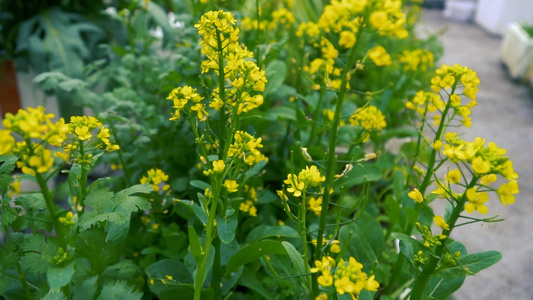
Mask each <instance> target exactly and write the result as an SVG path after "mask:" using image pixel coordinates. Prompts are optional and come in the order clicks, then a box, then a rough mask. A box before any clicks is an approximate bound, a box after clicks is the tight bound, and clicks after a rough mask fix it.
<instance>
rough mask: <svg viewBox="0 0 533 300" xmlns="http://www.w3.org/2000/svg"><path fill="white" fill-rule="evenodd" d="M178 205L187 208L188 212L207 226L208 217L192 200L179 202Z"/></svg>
mask: <svg viewBox="0 0 533 300" xmlns="http://www.w3.org/2000/svg"><path fill="white" fill-rule="evenodd" d="M176 203H177V204H178V205H179V206H180V207H183V208H186V209H187V210H188V211H190V212H192V213H193V214H194V215H195V216H196V217H197V218H198V220H200V222H202V224H203V225H204V226H205V225H207V215H206V214H205V211H204V210H203V209H202V208H201V207H200V205H198V204H197V203H196V202H194V201H190V200H179V201H177V202H176Z"/></svg>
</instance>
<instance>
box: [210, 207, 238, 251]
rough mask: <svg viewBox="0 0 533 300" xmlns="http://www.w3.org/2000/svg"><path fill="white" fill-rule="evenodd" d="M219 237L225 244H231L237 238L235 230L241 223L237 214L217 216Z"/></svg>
mask: <svg viewBox="0 0 533 300" xmlns="http://www.w3.org/2000/svg"><path fill="white" fill-rule="evenodd" d="M216 219H217V232H218V237H219V238H220V240H221V241H222V242H223V243H224V244H229V243H231V241H233V239H234V238H235V229H237V225H238V223H239V221H238V219H237V215H236V214H235V213H233V214H231V215H230V216H224V217H221V216H217V218H216Z"/></svg>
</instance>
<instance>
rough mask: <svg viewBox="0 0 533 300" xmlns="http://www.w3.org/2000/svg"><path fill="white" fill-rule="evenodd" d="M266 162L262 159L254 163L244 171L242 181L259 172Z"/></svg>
mask: <svg viewBox="0 0 533 300" xmlns="http://www.w3.org/2000/svg"><path fill="white" fill-rule="evenodd" d="M266 164H267V161H266V160H262V161H260V162H258V163H256V164H255V165H254V166H253V167H252V168H251V169H250V170H248V171H247V172H246V173H244V179H243V180H244V181H248V179H250V178H252V177H254V176H256V175H257V174H259V172H261V170H262V169H263V168H264V167H265V165H266Z"/></svg>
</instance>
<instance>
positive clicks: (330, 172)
mask: <svg viewBox="0 0 533 300" xmlns="http://www.w3.org/2000/svg"><path fill="white" fill-rule="evenodd" d="M365 23H366V18H365V21H363V23H362V24H361V26H360V28H359V32H358V34H357V39H356V43H355V45H354V46H353V47H352V48H351V49H350V51H349V53H348V59H347V61H346V67H345V69H344V71H343V73H342V81H341V88H340V91H339V94H338V97H337V103H336V104H335V115H334V117H333V124H332V125H331V128H330V132H329V144H328V154H327V159H326V161H327V164H326V183H325V187H324V195H323V199H322V211H321V213H320V223H319V227H318V235H317V237H316V240H317V244H316V245H317V248H316V252H315V260H321V259H322V256H323V253H322V251H323V249H322V243H323V239H324V233H325V231H326V221H327V216H328V208H329V202H330V198H331V194H330V193H329V191H330V190H331V189H332V188H333V180H334V177H335V169H336V168H335V167H336V162H337V156H336V154H335V146H336V144H337V130H338V128H339V124H340V119H341V118H340V117H341V112H342V106H343V104H344V98H345V96H346V90H347V88H346V85H347V83H348V74H349V73H350V72H351V70H352V68H353V66H354V64H355V56H356V50H357V45H358V44H359V41H360V40H361V34H362V33H363V31H364V30H363V28H364V25H365ZM313 287H315V285H313ZM319 292H320V291H319V290H318V289H313V291H312V297H313V298H314V297H316V296H318V294H319Z"/></svg>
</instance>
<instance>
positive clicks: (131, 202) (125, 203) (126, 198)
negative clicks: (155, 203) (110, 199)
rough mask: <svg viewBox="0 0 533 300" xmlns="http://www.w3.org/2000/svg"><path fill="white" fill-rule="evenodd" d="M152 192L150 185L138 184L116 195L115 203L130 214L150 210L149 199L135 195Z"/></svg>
mask: <svg viewBox="0 0 533 300" xmlns="http://www.w3.org/2000/svg"><path fill="white" fill-rule="evenodd" d="M152 191H153V188H152V186H150V185H149V184H137V185H134V186H132V187H129V188H127V189H125V190H122V191H120V192H118V193H117V194H116V195H115V198H114V203H115V204H116V205H117V206H120V207H122V208H123V209H125V210H126V211H127V212H129V213H132V212H135V211H137V210H146V209H150V206H151V204H150V201H149V200H148V199H146V198H144V197H140V196H137V195H134V194H148V193H150V192H152Z"/></svg>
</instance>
